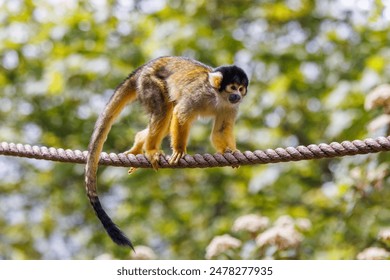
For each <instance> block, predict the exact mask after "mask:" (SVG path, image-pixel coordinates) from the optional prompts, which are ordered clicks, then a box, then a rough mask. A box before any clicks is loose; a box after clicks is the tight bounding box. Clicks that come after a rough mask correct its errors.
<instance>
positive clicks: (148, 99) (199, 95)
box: [85, 56, 249, 248]
mask: <svg viewBox="0 0 390 280" xmlns="http://www.w3.org/2000/svg"><path fill="white" fill-rule="evenodd" d="M248 83H249V80H248V77H247V75H246V74H245V72H244V71H243V70H242V69H241V68H239V67H237V66H234V65H230V66H221V67H218V68H215V69H213V68H211V67H210V66H207V65H205V64H202V63H200V62H198V61H196V60H193V59H189V58H185V57H171V56H167V57H160V58H157V59H154V60H151V61H149V62H148V63H146V64H144V65H143V66H141V67H139V68H138V69H136V70H135V71H134V72H133V73H131V74H130V75H129V76H128V77H127V78H126V79H125V80H124V81H123V82H122V83H121V84H120V85H119V86H118V87H117V88H116V89H115V92H114V94H113V95H112V97H111V98H110V100H109V101H108V103H107V105H106V107H105V109H104V111H103V112H102V113H101V114H100V116H99V118H98V120H97V121H96V124H95V128H94V130H93V134H92V136H91V140H90V143H89V147H88V156H87V164H86V167H85V184H86V190H87V195H88V198H89V201H90V203H91V205H92V207H93V209H94V210H95V212H96V215H97V217H98V218H99V220H100V221H101V223H102V224H103V226H104V228H105V230H106V231H107V233H108V235H109V236H110V237H111V239H112V240H113V241H114V242H115V243H116V244H118V245H122V246H130V247H131V248H133V245H132V243H131V241H130V240H129V239H128V238H127V237H126V236H125V234H124V233H123V232H122V231H121V230H120V229H119V228H118V227H117V226H116V225H115V224H114V223H113V221H112V220H111V219H110V217H109V216H108V215H107V214H106V212H105V211H104V209H103V208H102V205H101V204H100V201H99V198H98V194H97V190H96V185H97V184H96V172H97V169H98V162H99V157H100V153H101V151H102V149H103V144H104V142H105V141H106V139H107V135H108V132H109V131H110V129H111V126H112V124H113V122H114V120H115V119H116V118H117V116H118V115H119V113H120V112H121V111H122V109H123V108H124V106H125V105H126V104H127V103H129V102H131V101H134V100H136V99H138V100H139V101H140V103H141V104H142V105H143V107H145V109H146V111H147V112H148V113H149V115H150V118H149V124H148V127H147V128H146V129H144V130H142V131H140V132H138V133H137V134H136V136H135V143H134V145H133V147H132V148H131V149H130V150H128V151H127V152H126V153H128V154H142V153H144V154H145V156H146V157H147V159H148V160H149V161H150V163H151V164H152V166H153V168H154V169H158V167H159V157H160V155H161V154H162V152H161V150H160V145H161V142H162V140H163V138H164V137H165V136H167V135H170V137H171V148H172V155H171V157H170V160H169V164H177V163H178V162H179V160H180V159H181V158H182V157H183V156H184V155H185V154H186V147H187V140H188V135H189V130H190V127H191V124H192V122H193V121H194V120H195V119H196V118H197V117H199V116H210V117H213V118H214V125H213V129H212V134H211V142H212V144H213V146H214V147H215V149H216V150H217V152H219V153H225V152H234V151H236V150H237V149H236V141H235V138H234V134H233V127H234V122H235V118H236V115H237V110H238V105H239V104H240V102H241V100H242V98H243V97H244V96H245V95H246V93H247V87H248Z"/></svg>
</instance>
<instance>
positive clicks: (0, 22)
mask: <svg viewBox="0 0 390 280" xmlns="http://www.w3.org/2000/svg"><path fill="white" fill-rule="evenodd" d="M351 2H352V4H351ZM354 2H356V3H354ZM0 30H1V32H0V120H1V125H0V141H8V142H15V143H29V144H35V145H44V146H54V147H62V148H69V149H80V150H85V149H86V147H87V144H88V141H89V137H90V134H91V131H92V129H93V126H94V122H95V121H96V118H97V115H98V114H99V112H101V111H102V109H103V107H104V105H105V103H106V101H107V100H108V99H109V96H110V95H111V94H112V92H113V89H114V88H115V87H116V86H117V85H118V84H119V83H120V82H121V81H122V80H123V79H124V78H125V77H126V75H127V74H128V73H130V72H131V71H132V70H133V69H135V68H136V67H138V66H140V65H142V64H143V63H145V62H146V61H148V60H150V59H152V58H155V57H158V56H161V55H183V56H189V57H193V58H195V59H197V60H200V61H202V62H204V63H207V64H210V65H213V66H218V65H222V64H231V63H236V64H237V65H239V66H241V67H243V68H244V69H245V70H246V71H247V73H248V74H249V76H250V79H251V84H250V88H249V94H248V96H247V98H246V99H245V100H244V102H243V104H242V106H241V110H240V114H239V118H238V120H237V127H236V135H237V142H238V147H239V149H240V150H242V151H244V150H255V149H266V148H276V147H278V146H283V147H285V146H289V145H292V146H296V145H299V144H302V145H307V144H311V143H321V142H332V141H343V140H353V139H362V138H365V137H374V136H378V135H383V133H384V132H383V131H385V130H383V131H379V132H367V129H366V126H367V124H368V123H369V121H370V120H372V119H373V117H374V116H376V115H379V114H380V113H381V112H380V109H378V110H374V111H371V112H366V111H364V108H363V104H364V99H365V96H366V94H367V93H368V92H369V91H370V90H371V89H372V88H373V87H375V86H377V85H379V84H381V83H386V82H389V77H390V67H389V65H390V64H389V62H390V47H389V44H388V42H389V39H390V38H389V34H390V6H389V4H388V2H387V4H386V1H379V0H377V1H365V0H360V1H341V0H340V1H336V0H335V1H332V0H328V1H320V0H317V1H314V0H286V1H279V0H265V1H259V0H258V1H247V0H244V1H238V0H233V1H222V0H207V1H206V0H201V1H199V0H190V1H180V0H159V1H151V0H147V1H139V0H133V1H113V0H107V1H104V0H101V1H99V0H93V1H77V0H71V1H61V0H51V1H33V0H25V1H23V0H8V1H7V0H2V1H0ZM146 124H147V116H145V115H144V114H143V113H142V110H141V109H140V108H139V106H138V105H136V106H130V107H128V108H126V109H125V111H124V112H123V114H122V115H121V118H120V121H118V122H117V123H116V124H115V125H114V127H113V129H112V131H111V133H110V135H109V138H108V140H107V142H106V144H105V148H104V149H105V151H113V152H121V151H124V150H126V149H128V148H129V147H131V145H132V141H133V140H132V139H133V137H134V135H135V133H136V132H137V131H139V130H141V129H142V128H143V127H145V126H146ZM210 130H211V128H210V122H209V121H207V120H200V121H198V122H197V123H196V125H195V126H194V127H193V128H192V131H191V138H190V144H189V151H188V152H189V153H190V154H194V153H204V152H211V153H212V152H213V150H212V147H211V145H210V144H209V141H208V135H209V133H210ZM164 150H165V151H166V153H167V154H169V144H168V141H166V142H164ZM388 160H389V155H388V154H387V153H381V154H378V155H367V156H355V157H346V158H342V159H331V160H317V161H314V160H313V161H306V162H297V163H281V164H270V165H263V166H253V167H241V168H239V169H231V168H214V169H192V170H180V169H176V170H161V171H158V172H154V171H152V170H141V169H139V170H137V172H135V173H134V174H132V175H131V176H127V170H126V169H124V168H113V167H101V168H100V169H99V177H98V180H99V192H100V194H101V197H102V202H103V204H104V205H105V207H106V208H107V210H108V212H109V213H110V215H111V216H112V218H113V219H114V220H115V221H116V222H117V224H118V225H120V227H121V228H122V229H123V230H124V232H126V233H127V234H128V235H129V236H130V237H131V238H132V240H133V241H134V243H135V244H144V245H147V246H149V247H151V248H152V249H153V250H154V251H155V252H156V255H157V256H158V257H159V258H161V259H203V258H204V256H205V250H206V247H207V245H208V244H209V242H210V241H211V240H212V238H213V237H214V236H216V235H221V234H224V233H226V232H230V228H231V226H232V223H233V221H234V220H235V219H236V218H237V217H239V216H240V215H244V214H250V213H254V214H259V213H261V214H262V215H264V216H267V217H269V218H270V219H271V220H273V221H274V220H276V219H277V218H278V217H280V216H282V215H290V216H291V217H294V218H307V219H309V220H310V221H311V222H312V225H313V226H312V229H311V230H310V231H309V232H308V233H306V234H305V238H304V240H303V242H302V244H301V246H300V251H299V254H298V255H296V256H295V257H298V258H301V259H354V258H356V255H357V253H358V252H360V251H361V250H362V249H364V248H366V247H368V246H371V245H373V244H377V243H378V240H377V239H376V234H377V233H378V231H379V229H381V228H383V227H388V226H390V209H389V203H388V201H389V198H390V188H389V180H388V178H387V176H382V177H381V176H380V175H378V176H377V177H375V174H376V173H375V172H376V170H378V166H379V165H380V164H382V165H383V164H385V165H386V167H387V163H386V162H387V161H388ZM384 170H387V168H385V169H384ZM373 174H374V175H373ZM386 174H387V173H386ZM378 178H379V179H378ZM83 183H84V180H83V166H82V165H72V164H63V163H52V162H45V161H37V160H31V159H21V158H10V157H0V259H93V258H96V257H98V256H99V255H102V254H109V255H111V257H112V258H119V259H122V258H123V259H126V258H129V250H127V249H123V248H118V247H117V246H115V245H114V244H113V243H112V242H111V240H110V239H109V238H108V236H107V235H106V234H105V232H104V231H103V229H102V227H101V225H100V223H99V221H98V220H97V219H96V217H95V216H94V213H93V211H92V209H91V207H90V205H89V203H88V201H87V199H86V196H85V190H84V185H83ZM377 245H378V244H377Z"/></svg>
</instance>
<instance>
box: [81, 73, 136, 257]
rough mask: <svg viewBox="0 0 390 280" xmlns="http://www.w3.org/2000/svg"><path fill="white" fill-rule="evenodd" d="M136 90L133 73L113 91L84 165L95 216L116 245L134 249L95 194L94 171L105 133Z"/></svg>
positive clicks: (87, 189) (95, 181)
mask: <svg viewBox="0 0 390 280" xmlns="http://www.w3.org/2000/svg"><path fill="white" fill-rule="evenodd" d="M135 98H136V91H135V85H134V77H133V75H131V76H129V77H128V78H127V79H126V80H125V81H124V82H123V83H122V84H121V85H120V86H119V87H118V88H117V89H116V90H115V92H114V94H113V96H112V97H111V99H110V101H108V103H107V105H106V107H105V109H104V111H103V112H102V113H101V114H100V116H99V118H98V120H97V121H96V124H95V128H94V130H93V133H92V136H91V140H90V143H89V146H88V156H87V164H86V166H85V186H86V191H87V196H88V198H89V201H90V203H91V205H92V207H93V209H94V210H95V213H96V215H97V217H98V218H99V220H100V222H101V223H102V224H103V227H104V229H105V230H106V232H107V233H108V235H109V236H110V237H111V239H112V240H113V241H114V242H115V243H116V244H118V245H121V246H129V247H131V248H132V249H133V250H134V247H133V244H132V243H131V241H130V239H129V238H128V237H127V236H126V235H125V234H124V233H123V232H122V231H121V230H120V229H119V228H118V227H117V226H116V225H115V223H114V222H113V221H112V220H111V218H110V217H109V216H108V215H107V213H106V211H105V210H104V209H103V207H102V205H101V203H100V200H99V197H98V194H97V179H96V173H97V169H98V165H99V158H100V153H101V152H102V149H103V144H104V142H105V141H106V139H107V135H108V133H109V131H110V129H111V126H112V124H113V122H114V121H115V119H116V117H117V116H118V115H119V114H120V112H121V111H122V109H123V108H124V106H125V105H126V104H127V103H129V102H131V101H133V100H135Z"/></svg>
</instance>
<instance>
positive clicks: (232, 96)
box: [229, 93, 241, 104]
mask: <svg viewBox="0 0 390 280" xmlns="http://www.w3.org/2000/svg"><path fill="white" fill-rule="evenodd" d="M240 100H241V96H240V95H239V94H235V93H234V94H230V95H229V102H230V103H232V104H236V103H238V102H239V101H240Z"/></svg>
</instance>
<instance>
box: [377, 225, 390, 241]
mask: <svg viewBox="0 0 390 280" xmlns="http://www.w3.org/2000/svg"><path fill="white" fill-rule="evenodd" d="M378 239H379V240H381V241H385V242H389V241H390V228H384V229H381V230H380V231H379V233H378Z"/></svg>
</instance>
